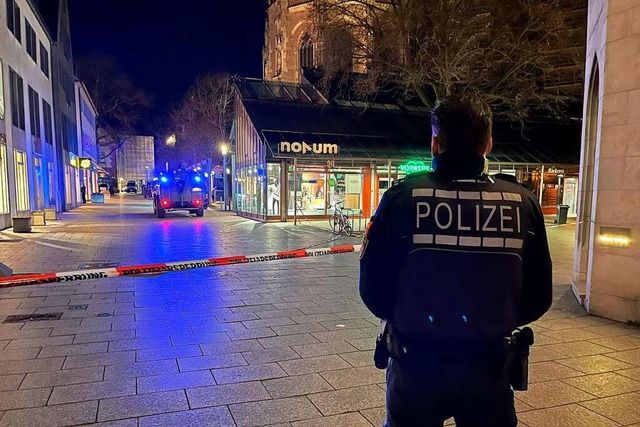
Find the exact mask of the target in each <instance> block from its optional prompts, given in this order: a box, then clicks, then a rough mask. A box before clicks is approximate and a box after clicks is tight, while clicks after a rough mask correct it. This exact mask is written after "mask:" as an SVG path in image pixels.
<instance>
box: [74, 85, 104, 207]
mask: <svg viewBox="0 0 640 427" xmlns="http://www.w3.org/2000/svg"><path fill="white" fill-rule="evenodd" d="M75 104H76V123H78V126H77V131H78V135H77V139H78V155H79V156H80V160H79V169H80V183H81V185H82V184H84V186H85V188H86V191H87V196H88V195H90V194H91V193H98V192H99V191H98V174H99V165H98V160H99V158H98V142H97V138H96V117H97V115H98V113H97V111H96V107H95V105H93V101H92V100H91V96H89V92H88V91H87V88H86V87H85V85H84V84H83V83H82V82H81V81H79V80H76V81H75Z"/></svg>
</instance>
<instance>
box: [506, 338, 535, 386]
mask: <svg viewBox="0 0 640 427" xmlns="http://www.w3.org/2000/svg"><path fill="white" fill-rule="evenodd" d="M510 341H511V342H510V348H509V355H508V359H510V362H511V363H510V367H509V382H510V383H511V386H512V387H513V389H514V390H518V391H525V390H527V389H528V386H529V348H530V347H531V345H532V344H533V341H534V339H533V331H532V330H531V328H522V329H521V330H518V331H517V332H515V333H514V334H513V335H512V336H511V340H510Z"/></svg>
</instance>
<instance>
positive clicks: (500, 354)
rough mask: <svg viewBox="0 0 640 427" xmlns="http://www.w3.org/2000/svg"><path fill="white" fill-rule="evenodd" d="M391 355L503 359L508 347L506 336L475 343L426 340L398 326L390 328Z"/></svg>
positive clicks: (393, 356)
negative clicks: (399, 329)
mask: <svg viewBox="0 0 640 427" xmlns="http://www.w3.org/2000/svg"><path fill="white" fill-rule="evenodd" d="M390 333H391V337H390V343H389V344H390V345H389V346H388V347H389V350H390V351H389V355H390V356H391V357H392V358H400V357H408V358H412V357H419V358H421V359H425V358H426V359H436V360H439V359H442V360H443V361H446V360H456V361H457V360H469V359H476V358H480V359H496V358H498V359H503V358H504V357H505V354H506V351H507V348H506V346H505V337H502V336H500V337H496V338H491V339H487V340H483V341H479V342H474V343H452V342H442V341H425V340H414V339H410V338H407V337H406V336H405V335H404V334H402V333H401V332H399V331H398V330H397V329H396V328H393V327H392V328H390Z"/></svg>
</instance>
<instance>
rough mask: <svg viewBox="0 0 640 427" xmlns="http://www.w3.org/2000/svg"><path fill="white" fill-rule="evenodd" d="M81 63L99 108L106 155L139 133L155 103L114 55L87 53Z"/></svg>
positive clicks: (99, 130)
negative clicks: (146, 115) (138, 130)
mask: <svg viewBox="0 0 640 427" xmlns="http://www.w3.org/2000/svg"><path fill="white" fill-rule="evenodd" d="M77 65H78V69H79V74H80V78H81V80H82V81H83V82H84V84H85V85H86V86H87V90H88V91H89V94H90V95H91V99H92V100H93V103H94V104H95V106H96V109H97V110H98V111H97V112H98V116H97V117H96V134H97V139H98V144H99V145H100V146H101V147H105V148H106V149H105V150H102V151H104V153H103V154H102V155H101V157H102V158H103V159H104V158H106V157H109V156H110V155H111V154H112V153H113V152H114V151H115V150H117V149H118V148H120V147H121V146H122V145H123V144H124V143H125V142H126V140H127V137H128V136H130V135H134V134H135V133H136V132H135V129H136V126H137V125H139V124H140V122H141V121H142V119H143V117H144V113H145V112H146V110H147V109H148V108H149V107H151V105H152V102H151V98H150V97H149V96H148V95H146V94H145V93H144V92H143V91H142V90H141V89H139V88H137V87H135V86H134V84H133V83H132V82H131V80H130V79H129V77H128V76H127V75H126V74H124V73H123V72H121V71H120V70H119V69H118V67H117V66H116V63H115V61H114V59H113V58H112V57H110V56H106V55H94V56H89V57H85V58H82V59H80V60H79V61H77ZM102 151H101V152H102Z"/></svg>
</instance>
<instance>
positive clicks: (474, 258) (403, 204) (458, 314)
mask: <svg viewBox="0 0 640 427" xmlns="http://www.w3.org/2000/svg"><path fill="white" fill-rule="evenodd" d="M433 167H434V170H435V171H434V172H429V173H420V174H415V175H410V176H408V177H407V178H405V179H404V180H401V181H399V182H397V183H395V184H394V186H392V187H391V188H390V189H389V190H388V191H387V192H386V193H385V194H384V196H383V198H382V200H381V202H380V205H379V206H378V209H377V211H376V214H375V216H374V217H373V218H372V219H371V223H370V226H369V228H368V231H367V234H366V236H365V240H364V242H363V248H362V253H361V259H360V295H361V297H362V300H363V301H364V303H365V304H366V306H367V307H368V308H369V310H370V311H371V312H372V313H373V314H374V315H376V316H377V317H379V318H383V319H389V320H391V321H392V322H393V323H394V326H395V327H396V330H398V331H399V332H400V333H401V334H402V335H403V336H405V337H407V338H409V339H412V340H417V341H421V342H433V343H436V342H440V343H461V344H469V343H474V342H481V341H485V340H489V339H493V338H497V337H500V336H506V335H509V334H510V333H511V332H512V331H513V330H514V329H515V328H516V327H517V326H521V325H525V324H527V323H530V322H532V321H534V320H536V319H538V318H540V317H541V316H542V315H543V314H544V313H545V312H546V311H547V310H548V309H549V307H550V305H551V296H552V274H551V257H550V255H549V247H548V243H547V236H546V231H545V225H544V218H543V215H542V211H541V209H540V206H539V204H538V202H537V200H536V199H535V197H534V196H533V195H532V194H531V193H530V192H529V191H527V190H526V189H524V188H523V187H522V186H520V185H519V184H518V183H517V181H516V180H515V178H513V177H510V176H502V175H496V176H494V177H489V176H487V175H483V174H482V171H483V169H484V158H483V157H482V156H469V157H464V156H455V155H448V154H440V155H436V156H434V160H433Z"/></svg>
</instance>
